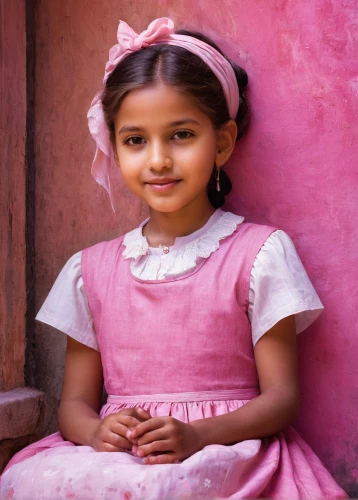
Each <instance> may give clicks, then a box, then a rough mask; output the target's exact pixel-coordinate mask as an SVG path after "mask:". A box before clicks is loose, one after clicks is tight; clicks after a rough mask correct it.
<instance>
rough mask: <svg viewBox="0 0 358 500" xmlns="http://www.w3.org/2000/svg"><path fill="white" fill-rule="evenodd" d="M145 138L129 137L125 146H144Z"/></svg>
mask: <svg viewBox="0 0 358 500" xmlns="http://www.w3.org/2000/svg"><path fill="white" fill-rule="evenodd" d="M143 141H144V139H143V137H140V136H137V135H136V136H132V137H128V139H126V140H125V141H124V142H123V144H129V145H130V146H139V145H140V144H143Z"/></svg>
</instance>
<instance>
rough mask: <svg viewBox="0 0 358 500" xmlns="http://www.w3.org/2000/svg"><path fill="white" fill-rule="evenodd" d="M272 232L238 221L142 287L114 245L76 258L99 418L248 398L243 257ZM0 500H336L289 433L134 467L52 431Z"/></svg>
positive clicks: (7, 478) (11, 470) (192, 416)
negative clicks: (92, 335) (98, 390)
mask: <svg viewBox="0 0 358 500" xmlns="http://www.w3.org/2000/svg"><path fill="white" fill-rule="evenodd" d="M272 231H274V229H273V228H271V227H267V226H261V225H254V224H249V223H243V224H240V225H239V226H238V227H237V229H236V231H235V232H234V233H233V234H232V235H231V236H229V237H227V238H225V239H224V240H222V241H221V243H220V248H219V250H217V251H216V252H213V253H212V254H211V255H210V257H209V258H207V259H205V260H204V261H203V262H202V263H201V264H200V265H199V266H198V267H196V268H195V269H194V270H193V271H192V272H190V273H188V274H186V275H183V276H180V277H176V278H173V279H164V280H161V281H142V280H140V279H138V278H136V277H134V276H133V275H132V273H131V271H130V263H129V260H125V259H124V258H123V255H122V254H123V245H122V241H123V237H120V238H117V239H115V240H113V241H109V242H103V243H99V244H98V245H95V246H93V247H91V248H88V249H86V250H84V251H83V254H82V274H83V279H84V284H85V289H86V294H87V297H88V301H89V305H90V309H91V313H92V315H93V319H94V324H95V330H96V335H97V339H98V343H99V347H100V352H101V357H102V364H103V371H104V380H105V388H106V391H107V394H108V401H107V404H105V405H104V406H103V408H102V410H101V417H102V418H103V417H105V416H106V415H109V414H110V413H112V412H118V411H119V410H121V409H122V408H128V407H134V406H137V405H140V406H142V407H143V408H145V409H147V410H149V412H150V413H151V415H152V416H164V415H172V416H173V417H175V418H177V419H179V420H181V421H183V422H190V421H193V420H196V419H202V418H207V417H212V416H216V415H222V414H224V413H227V412H231V411H233V410H235V409H237V408H239V407H241V406H242V405H244V404H245V403H246V402H247V401H249V400H250V399H252V398H254V397H256V396H258V394H259V386H258V376H257V371H256V367H255V362H254V356H253V347H252V337H251V329H250V323H249V321H248V317H247V306H248V297H249V286H250V282H249V280H250V272H251V269H252V266H253V263H254V259H255V257H256V255H257V253H258V251H259V249H260V248H261V246H262V245H263V243H264V242H265V240H266V239H267V238H268V236H269V235H270V234H271V233H272ZM0 488H1V495H0V498H1V500H5V499H10V498H11V499H12V500H16V499H21V500H24V499H29V500H35V499H39V498H41V499H49V500H50V499H51V500H57V499H69V498H71V499H72V498H73V499H88V500H90V499H91V500H92V499H93V500H94V499H105V500H114V499H123V500H124V499H126V500H129V499H131V500H136V499H143V500H144V499H145V500H161V499H162V500H174V499H192V500H199V499H222V498H230V499H240V498H258V497H265V498H280V499H299V498H300V499H305V498H314V499H318V498H321V499H323V498H345V497H346V494H345V493H344V492H343V491H342V490H341V489H340V488H339V486H338V485H337V484H336V483H335V482H334V480H333V479H332V477H331V476H330V474H329V473H328V472H327V471H326V469H325V468H324V467H323V465H322V464H321V462H320V461H319V459H318V458H317V457H316V455H315V454H314V453H313V451H312V450H311V449H310V447H309V446H308V445H307V444H306V443H305V442H304V441H303V440H302V439H301V438H300V436H299V435H298V434H297V433H296V432H295V430H294V429H293V428H292V427H289V428H288V429H287V430H285V431H284V432H280V433H279V434H278V435H277V436H275V437H272V438H265V439H252V440H247V441H243V442H240V443H237V444H234V445H231V446H223V445H210V446H207V447H205V448H204V449H202V450H201V451H199V452H197V453H195V454H194V455H192V456H191V457H189V458H188V459H186V460H184V461H183V462H181V463H178V464H167V465H145V464H143V460H142V459H141V458H138V457H135V456H133V455H132V454H131V453H127V452H123V453H122V452H118V453H99V452H96V451H94V450H93V449H92V448H91V447H88V446H75V445H74V444H73V443H71V442H68V441H64V440H63V438H62V437H61V435H60V434H59V433H56V434H53V435H52V436H48V437H47V438H45V439H43V440H41V441H39V442H37V443H34V444H33V445H30V446H29V447H27V448H25V449H24V450H23V451H22V452H20V453H18V454H17V455H16V456H15V457H14V458H13V459H12V461H11V462H10V464H9V466H8V469H7V471H6V472H5V474H4V475H3V476H2V479H1V487H0Z"/></svg>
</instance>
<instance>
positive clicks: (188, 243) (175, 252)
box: [123, 209, 244, 272]
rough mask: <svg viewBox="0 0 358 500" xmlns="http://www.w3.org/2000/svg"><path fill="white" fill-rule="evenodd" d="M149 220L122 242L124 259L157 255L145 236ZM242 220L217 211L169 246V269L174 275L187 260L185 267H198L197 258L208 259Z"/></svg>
mask: <svg viewBox="0 0 358 500" xmlns="http://www.w3.org/2000/svg"><path fill="white" fill-rule="evenodd" d="M148 220H149V219H146V220H145V221H144V222H142V224H141V225H140V226H139V227H138V228H136V229H133V231H130V232H129V233H127V234H126V235H125V237H124V239H123V245H124V246H125V247H126V248H125V250H124V252H123V256H124V258H125V259H134V260H137V259H138V260H139V259H140V258H141V257H144V256H148V257H149V256H150V255H152V254H153V253H154V254H155V253H158V249H157V248H151V247H150V246H149V244H148V240H147V238H146V237H145V236H143V233H142V227H143V226H144V225H145V224H146V223H147V222H148ZM243 221H244V217H241V216H239V215H235V214H233V213H231V212H223V211H222V210H220V209H218V210H216V212H215V213H214V214H213V215H212V217H211V218H210V219H209V220H208V222H207V223H206V224H205V225H204V226H203V227H202V228H201V229H199V230H198V231H195V232H194V233H192V234H190V235H188V236H184V237H179V238H177V239H176V240H175V243H174V245H173V246H171V247H169V249H170V253H169V254H168V255H167V256H166V258H167V260H168V258H169V260H172V259H174V261H173V262H172V264H171V266H170V267H171V270H172V271H173V272H175V268H181V267H182V265H181V264H182V263H183V261H185V264H186V265H185V267H188V266H189V267H191V266H194V265H195V262H196V260H197V258H198V257H202V258H208V257H209V256H210V255H211V254H212V253H213V252H215V251H216V250H218V248H219V246H220V241H221V240H223V239H224V238H227V237H228V236H230V235H231V234H233V233H234V232H235V230H236V228H237V226H238V225H239V224H241V223H242V222H243ZM171 257H172V258H171Z"/></svg>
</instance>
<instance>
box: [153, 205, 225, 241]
mask: <svg viewBox="0 0 358 500" xmlns="http://www.w3.org/2000/svg"><path fill="white" fill-rule="evenodd" d="M214 212H215V209H214V208H213V207H212V206H211V205H210V203H209V201H208V204H205V205H202V204H201V205H200V206H196V207H193V206H192V205H191V204H190V205H188V206H187V207H183V208H182V209H180V210H178V211H176V212H157V211H156V210H153V209H150V219H149V221H148V223H147V224H146V225H145V226H144V227H143V235H144V236H145V237H146V238H147V240H148V243H149V246H151V247H158V246H159V245H168V246H172V245H174V243H175V239H176V238H177V237H182V236H188V235H189V234H191V233H194V232H195V231H197V230H198V229H200V228H201V227H203V226H204V225H205V224H206V223H207V221H208V220H209V219H210V217H211V216H212V215H213V213H214Z"/></svg>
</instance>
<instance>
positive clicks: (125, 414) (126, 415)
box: [91, 407, 151, 451]
mask: <svg viewBox="0 0 358 500" xmlns="http://www.w3.org/2000/svg"><path fill="white" fill-rule="evenodd" d="M150 418H151V415H150V413H149V412H147V411H146V410H144V409H143V408H141V407H137V408H125V409H123V410H121V411H119V412H117V413H112V414H111V415H108V416H107V417H106V418H104V419H103V420H101V421H100V422H99V424H98V426H97V428H96V429H95V431H94V433H93V435H92V439H91V446H92V448H94V449H95V450H96V451H124V450H132V446H133V443H132V442H131V441H130V440H129V439H127V438H126V433H127V432H128V428H135V427H136V426H137V425H138V424H140V423H141V422H144V421H146V420H148V419H150Z"/></svg>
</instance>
